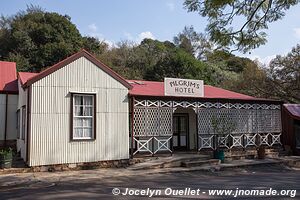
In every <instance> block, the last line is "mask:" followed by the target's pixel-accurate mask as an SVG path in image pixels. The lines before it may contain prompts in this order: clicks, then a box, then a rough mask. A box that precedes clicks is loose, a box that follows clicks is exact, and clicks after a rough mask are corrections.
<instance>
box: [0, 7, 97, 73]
mask: <svg viewBox="0 0 300 200" xmlns="http://www.w3.org/2000/svg"><path fill="white" fill-rule="evenodd" d="M0 45H1V49H0V59H1V60H9V61H15V62H16V63H17V66H18V70H20V71H33V72H39V71H40V70H41V69H42V68H44V67H47V66H51V65H53V64H55V63H57V62H58V61H60V60H62V59H64V58H66V57H67V56H69V55H71V54H73V53H74V52H76V51H78V50H79V49H80V48H82V47H87V48H88V49H89V50H91V51H92V52H101V51H102V50H101V48H102V46H103V45H101V43H99V41H97V40H96V39H93V38H82V36H81V35H80V33H79V31H78V29H77V28H76V26H75V25H74V24H72V22H71V18H70V17H69V16H67V15H65V16H63V15H60V14H58V13H50V12H45V11H43V10H42V9H41V8H39V7H35V6H29V7H28V8H27V10H26V11H21V12H19V13H17V14H16V15H14V16H11V17H4V16H2V17H1V19H0Z"/></svg>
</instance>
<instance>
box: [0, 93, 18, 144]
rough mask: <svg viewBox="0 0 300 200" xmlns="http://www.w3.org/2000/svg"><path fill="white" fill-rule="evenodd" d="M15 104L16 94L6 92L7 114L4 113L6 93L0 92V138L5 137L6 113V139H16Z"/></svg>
mask: <svg viewBox="0 0 300 200" xmlns="http://www.w3.org/2000/svg"><path fill="white" fill-rule="evenodd" d="M17 105H18V95H17V94H8V100H7V114H6V94H0V140H4V139H5V138H4V137H5V117H6V115H7V133H6V139H7V140H16V139H17V127H16V121H17V118H16V117H17V115H16V112H17Z"/></svg>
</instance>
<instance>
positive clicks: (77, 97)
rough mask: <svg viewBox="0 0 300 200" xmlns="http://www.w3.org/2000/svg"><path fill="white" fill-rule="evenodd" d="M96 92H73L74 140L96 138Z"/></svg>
mask: <svg viewBox="0 0 300 200" xmlns="http://www.w3.org/2000/svg"><path fill="white" fill-rule="evenodd" d="M95 96H96V95H95V94H72V103H73V123H72V124H73V131H72V139H73V140H81V139H83V140H90V139H95V113H96V112H95V109H96V107H95Z"/></svg>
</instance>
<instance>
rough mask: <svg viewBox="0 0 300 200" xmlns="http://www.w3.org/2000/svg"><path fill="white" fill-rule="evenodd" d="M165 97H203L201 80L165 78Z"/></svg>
mask: <svg viewBox="0 0 300 200" xmlns="http://www.w3.org/2000/svg"><path fill="white" fill-rule="evenodd" d="M164 84H165V95H166V96H186V97H204V85H203V81H202V80H192V79H179V78H165V82H164Z"/></svg>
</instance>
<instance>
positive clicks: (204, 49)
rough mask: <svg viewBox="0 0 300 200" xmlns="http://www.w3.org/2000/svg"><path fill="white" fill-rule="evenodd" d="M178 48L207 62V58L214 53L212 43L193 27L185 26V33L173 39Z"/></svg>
mask: <svg viewBox="0 0 300 200" xmlns="http://www.w3.org/2000/svg"><path fill="white" fill-rule="evenodd" d="M173 41H174V43H175V45H176V46H178V47H179V48H182V49H184V50H185V51H186V52H187V53H189V54H191V55H194V56H195V57H196V58H197V59H199V60H206V56H207V54H208V53H209V52H211V51H212V46H213V45H212V43H211V42H210V41H209V40H208V39H207V37H206V36H205V35H204V34H202V33H197V32H196V31H195V30H194V27H193V26H190V27H187V26H185V27H184V29H183V31H182V32H180V33H179V34H178V35H176V36H175V37H174V39H173Z"/></svg>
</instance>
